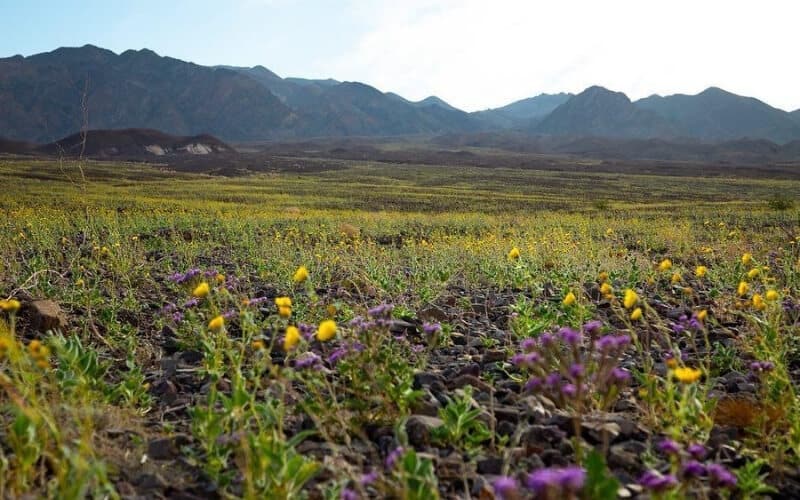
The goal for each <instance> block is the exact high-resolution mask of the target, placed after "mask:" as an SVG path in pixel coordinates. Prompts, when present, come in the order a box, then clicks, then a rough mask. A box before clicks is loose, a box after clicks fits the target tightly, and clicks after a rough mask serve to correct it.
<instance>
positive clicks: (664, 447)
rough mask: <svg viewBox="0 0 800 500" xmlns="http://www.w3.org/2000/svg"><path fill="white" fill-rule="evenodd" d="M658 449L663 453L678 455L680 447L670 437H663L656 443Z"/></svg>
mask: <svg viewBox="0 0 800 500" xmlns="http://www.w3.org/2000/svg"><path fill="white" fill-rule="evenodd" d="M658 451H660V452H661V453H663V454H665V455H678V454H679V453H680V452H681V447H680V445H679V444H678V443H676V442H675V441H673V440H671V439H664V440H662V441H661V442H660V443H658Z"/></svg>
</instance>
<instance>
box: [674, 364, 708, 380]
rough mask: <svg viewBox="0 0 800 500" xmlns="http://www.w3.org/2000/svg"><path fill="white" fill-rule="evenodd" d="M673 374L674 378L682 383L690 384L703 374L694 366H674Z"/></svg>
mask: <svg viewBox="0 0 800 500" xmlns="http://www.w3.org/2000/svg"><path fill="white" fill-rule="evenodd" d="M672 373H673V374H674V375H675V378H676V379H678V381H679V382H683V383H684V384H691V383H694V382H697V381H698V380H700V376H701V375H702V374H703V372H701V371H700V370H698V369H696V368H689V367H688V366H687V367H682V368H675V370H674V371H673V372H672Z"/></svg>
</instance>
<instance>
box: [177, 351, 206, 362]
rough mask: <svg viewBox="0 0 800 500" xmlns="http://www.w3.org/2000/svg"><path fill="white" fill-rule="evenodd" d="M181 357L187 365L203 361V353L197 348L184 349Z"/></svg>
mask: <svg viewBox="0 0 800 500" xmlns="http://www.w3.org/2000/svg"><path fill="white" fill-rule="evenodd" d="M179 357H180V360H181V361H182V362H184V363H186V364H187V365H196V364H198V363H200V362H201V361H203V353H202V352H200V351H196V350H189V351H183V352H182V353H181V354H180V356H179Z"/></svg>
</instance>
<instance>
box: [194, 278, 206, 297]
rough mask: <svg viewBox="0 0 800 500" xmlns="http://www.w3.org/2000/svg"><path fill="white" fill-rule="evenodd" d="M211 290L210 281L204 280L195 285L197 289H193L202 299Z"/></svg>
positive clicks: (195, 295)
mask: <svg viewBox="0 0 800 500" xmlns="http://www.w3.org/2000/svg"><path fill="white" fill-rule="evenodd" d="M210 292H211V287H210V286H208V283H206V282H205V281H204V282H202V283H200V284H199V285H197V286H196V287H195V289H194V290H193V291H192V295H193V296H194V297H197V298H198V299H202V298H203V297H206V296H208V294H209V293H210Z"/></svg>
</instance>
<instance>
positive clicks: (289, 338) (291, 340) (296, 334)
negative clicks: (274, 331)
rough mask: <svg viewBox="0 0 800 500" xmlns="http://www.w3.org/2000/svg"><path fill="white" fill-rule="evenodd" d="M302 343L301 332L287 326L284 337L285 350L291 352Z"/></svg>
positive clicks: (294, 327)
mask: <svg viewBox="0 0 800 500" xmlns="http://www.w3.org/2000/svg"><path fill="white" fill-rule="evenodd" d="M298 342H300V330H298V329H297V327H296V326H287V327H286V335H284V337H283V350H284V351H290V350H292V349H294V346H296V345H297V343H298Z"/></svg>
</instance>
